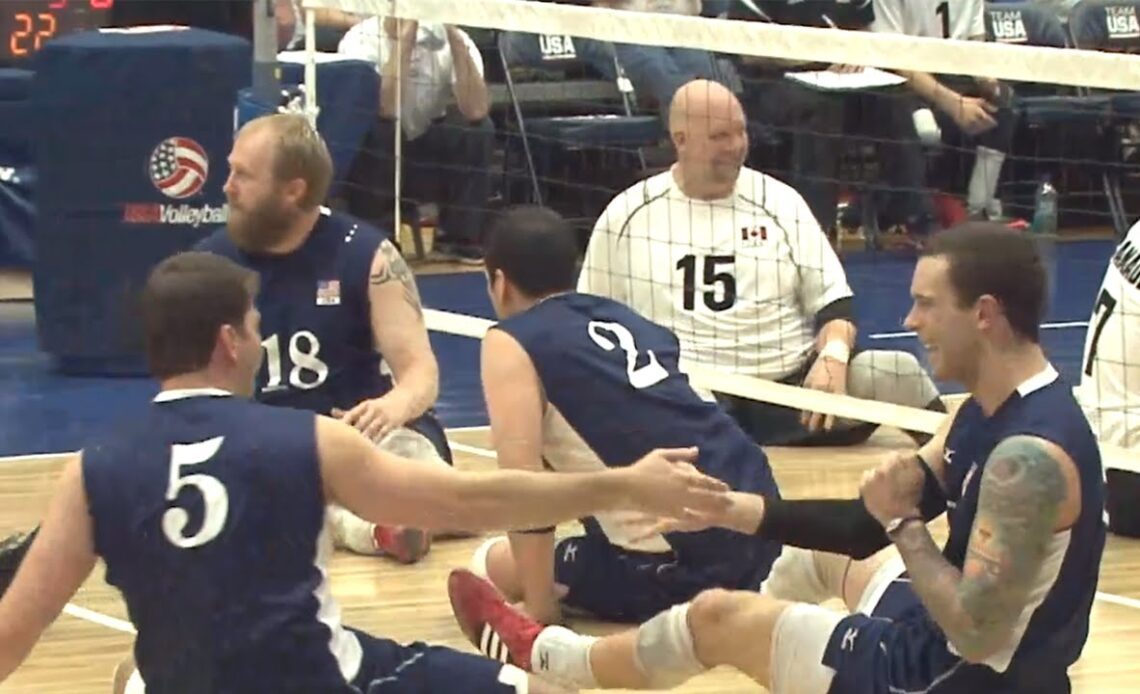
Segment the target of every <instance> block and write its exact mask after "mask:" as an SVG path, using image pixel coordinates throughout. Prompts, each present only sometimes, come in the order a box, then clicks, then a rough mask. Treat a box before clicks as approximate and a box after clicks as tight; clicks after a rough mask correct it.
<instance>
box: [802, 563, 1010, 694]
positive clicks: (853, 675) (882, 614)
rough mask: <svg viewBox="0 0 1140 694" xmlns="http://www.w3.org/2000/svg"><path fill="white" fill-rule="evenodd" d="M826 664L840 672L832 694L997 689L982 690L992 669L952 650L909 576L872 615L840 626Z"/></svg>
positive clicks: (898, 581)
mask: <svg viewBox="0 0 1140 694" xmlns="http://www.w3.org/2000/svg"><path fill="white" fill-rule="evenodd" d="M823 664H824V665H826V666H828V667H830V668H832V669H833V670H835V678H834V680H833V681H832V684H831V689H830V692H829V694H856V693H858V694H878V693H880V692H881V693H882V694H888V693H892V692H924V691H928V690H930V689H932V688H934V687H935V685H937V691H938V692H948V693H949V692H963V694H965V693H966V692H974V691H997V690H991V689H983V690H979V689H977V687H978V686H979V684H982V686H983V687H984V686H985V685H984V684H983V683H982V682H979V679H978V677H979V675H980V674H981V673H980V672H979V671H981V670H988V668H984V667H979V666H970V665H969V664H967V663H966V662H965V661H963V660H962V659H961V658H959V657H958V656H956V655H954V654H953V653H952V652H951V651H950V648H949V643H948V641H947V640H946V636H945V635H944V634H943V633H942V630H941V628H939V627H938V625H937V624H935V623H934V621H933V619H931V617H930V614H929V613H928V612H927V611H926V608H925V607H923V605H922V602H921V601H920V600H919V598H918V595H916V594H915V592H914V590H912V589H911V585H910V580H909V579H907V578H905V577H900V578H896V579H895V580H894V581H892V582H891V584H890V585H889V586H888V587H887V589H886V590H885V592H884V593H883V596H882V598H880V600H879V602H878V604H877V605H875V607H874V609H872V610H871V615H870V616H868V615H865V614H853V615H850V616H848V617H846V618H844V619H843V620H842V621H840V622H839V624H838V626H836V627H835V631H833V632H832V633H831V638H830V639H829V640H828V644H827V648H826V649H825V650H824V653H823ZM991 672H992V671H991ZM995 674H996V673H995ZM983 679H988V678H983ZM991 683H992V682H991Z"/></svg>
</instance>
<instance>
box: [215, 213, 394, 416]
mask: <svg viewBox="0 0 1140 694" xmlns="http://www.w3.org/2000/svg"><path fill="white" fill-rule="evenodd" d="M383 240H384V236H383V235H382V234H381V233H380V232H379V231H378V230H377V229H375V228H374V227H372V226H370V225H368V224H365V223H364V222H361V221H359V220H357V219H354V218H353V217H350V216H348V215H345V214H342V213H339V212H331V211H329V210H327V209H322V210H321V215H320V216H319V217H318V218H317V223H316V225H315V226H314V227H313V231H312V233H311V234H310V235H309V238H308V239H306V240H305V242H304V243H303V244H301V246H300V248H298V249H297V250H295V251H293V252H291V253H287V254H284V255H264V254H253V253H246V252H245V251H243V250H241V249H239V248H238V247H237V246H235V245H234V243H233V241H232V240H231V239H230V237H229V236H228V235H227V233H226V230H225V229H219V230H218V231H216V232H214V233H213V234H212V235H210V236H209V237H207V238H205V239H203V240H202V241H201V242H200V243H199V244H198V250H203V251H210V252H213V253H217V254H218V255H222V256H225V257H227V258H229V259H231V260H233V261H235V262H237V263H238V264H239V265H242V266H244V267H247V268H249V269H251V270H253V271H255V272H257V273H258V275H259V276H260V278H261V291H260V293H259V294H258V297H257V308H258V310H259V311H260V312H261V333H262V335H263V336H264V339H263V340H262V344H263V346H264V348H265V361H264V363H263V364H262V367H261V370H260V371H259V372H258V375H257V388H256V391H255V396H256V398H257V399H258V400H259V401H261V402H264V403H267V404H270V405H283V406H286V407H295V408H298V409H303V410H309V411H310V412H316V413H319V414H329V412H330V411H331V410H332V409H333V408H334V407H339V408H341V409H344V410H348V409H352V408H353V407H354V406H356V405H357V404H358V403H360V402H361V401H362V400H366V399H370V398H378V397H380V396H381V395H384V393H386V392H387V391H388V390H389V389H390V388H391V381H390V380H389V379H388V377H387V376H384V375H382V374H381V373H380V354H379V353H378V352H377V350H376V346H375V340H374V338H373V335H372V318H371V314H370V306H369V300H368V276H369V272H370V270H371V268H372V260H373V258H374V257H375V255H376V251H377V249H378V248H379V247H380V244H381V242H383Z"/></svg>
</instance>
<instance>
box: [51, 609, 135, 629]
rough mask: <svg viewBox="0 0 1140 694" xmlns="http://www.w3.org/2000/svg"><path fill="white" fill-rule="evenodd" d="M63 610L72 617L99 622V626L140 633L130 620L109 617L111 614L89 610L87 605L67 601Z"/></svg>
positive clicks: (93, 622)
mask: <svg viewBox="0 0 1140 694" xmlns="http://www.w3.org/2000/svg"><path fill="white" fill-rule="evenodd" d="M63 611H64V613H65V614H69V615H71V616H72V617H76V618H78V619H82V620H84V621H88V622H91V623H92V624H98V625H99V626H104V627H107V628H108V629H114V630H115V631H121V632H123V633H125V634H135V633H138V632H136V631H135V626H134V625H133V624H131V623H130V622H126V621H123V620H121V619H116V618H114V617H109V616H107V615H105V614H103V613H102V612H96V611H95V610H89V609H87V608H86V607H80V606H79V605H73V604H72V603H70V602H69V603H67V604H66V605H64V607H63Z"/></svg>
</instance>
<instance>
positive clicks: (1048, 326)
mask: <svg viewBox="0 0 1140 694" xmlns="http://www.w3.org/2000/svg"><path fill="white" fill-rule="evenodd" d="M1088 325H1089V324H1088V321H1082V320H1073V321H1065V322H1061V323H1042V324H1041V329H1042V330H1063V329H1065V328H1087V327H1088ZM867 337H868V338H870V339H872V340H892V339H894V338H897V337H914V333H913V332H911V331H909V330H904V331H901V332H897V333H871V334H870V335H868V336H867Z"/></svg>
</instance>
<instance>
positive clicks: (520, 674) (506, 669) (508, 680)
mask: <svg viewBox="0 0 1140 694" xmlns="http://www.w3.org/2000/svg"><path fill="white" fill-rule="evenodd" d="M499 683H500V684H505V685H507V686H508V687H514V688H515V694H528V692H530V675H528V674H526V673H525V672H524V671H522V670H520V669H518V668H517V667H515V666H514V665H504V666H503V667H502V669H501V670H499Z"/></svg>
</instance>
